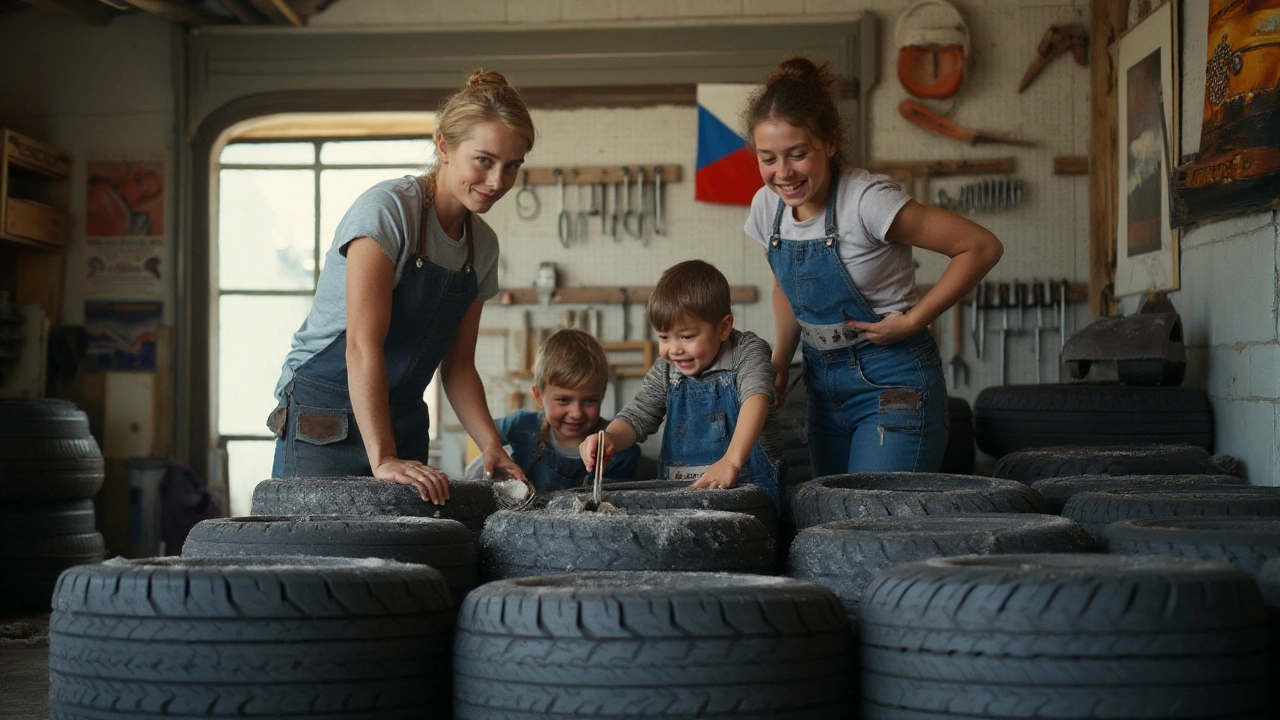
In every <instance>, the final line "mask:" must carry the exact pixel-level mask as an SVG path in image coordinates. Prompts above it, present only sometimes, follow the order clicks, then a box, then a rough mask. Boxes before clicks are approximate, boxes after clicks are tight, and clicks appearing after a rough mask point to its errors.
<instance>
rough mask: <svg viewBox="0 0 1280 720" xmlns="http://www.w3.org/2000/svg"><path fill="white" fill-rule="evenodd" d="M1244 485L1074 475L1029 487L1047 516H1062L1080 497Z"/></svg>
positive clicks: (1212, 478)
mask: <svg viewBox="0 0 1280 720" xmlns="http://www.w3.org/2000/svg"><path fill="white" fill-rule="evenodd" d="M1006 457H1007V456H1006ZM1244 484H1245V482H1244V481H1243V480H1241V479H1239V478H1236V477H1232V476H1230V475H1073V476H1069V477H1051V478H1045V479H1044V480H1036V481H1035V482H1033V483H1031V487H1032V489H1034V490H1035V491H1036V492H1038V493H1040V496H1041V497H1043V498H1044V504H1045V507H1046V508H1048V510H1049V512H1051V513H1053V514H1054V515H1061V514H1062V509H1063V507H1065V506H1066V504H1067V501H1068V500H1070V499H1071V498H1073V497H1075V496H1076V495H1079V494H1080V493H1087V492H1111V491H1120V492H1138V491H1147V490H1155V491H1159V490H1161V489H1164V488H1184V487H1185V488H1213V487H1219V486H1222V485H1244Z"/></svg>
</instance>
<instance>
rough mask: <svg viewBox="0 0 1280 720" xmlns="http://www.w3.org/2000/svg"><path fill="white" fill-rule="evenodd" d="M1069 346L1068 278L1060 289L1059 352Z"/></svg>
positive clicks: (1064, 279) (1063, 280)
mask: <svg viewBox="0 0 1280 720" xmlns="http://www.w3.org/2000/svg"><path fill="white" fill-rule="evenodd" d="M1066 346H1067V279H1066V278H1062V284H1061V286H1060V288H1059V290H1058V352H1062V348H1064V347H1066Z"/></svg>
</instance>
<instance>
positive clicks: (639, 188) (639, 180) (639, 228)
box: [627, 167, 645, 242]
mask: <svg viewBox="0 0 1280 720" xmlns="http://www.w3.org/2000/svg"><path fill="white" fill-rule="evenodd" d="M636 194H637V195H639V196H640V198H639V200H640V201H639V203H638V205H639V206H640V209H639V210H638V211H637V212H636V231H635V232H634V233H632V232H631V230H630V229H629V228H628V229H627V232H628V233H629V234H631V236H632V237H634V238H635V239H637V240H640V241H641V242H643V241H644V213H645V210H644V168H642V167H638V168H636Z"/></svg>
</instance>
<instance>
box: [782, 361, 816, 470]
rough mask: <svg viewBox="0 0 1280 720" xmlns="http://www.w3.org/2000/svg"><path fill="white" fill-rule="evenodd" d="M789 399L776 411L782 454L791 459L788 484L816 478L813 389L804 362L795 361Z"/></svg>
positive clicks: (791, 375) (788, 463)
mask: <svg viewBox="0 0 1280 720" xmlns="http://www.w3.org/2000/svg"><path fill="white" fill-rule="evenodd" d="M789 372H790V383H789V385H788V387H787V397H786V401H785V402H783V403H782V407H780V408H778V409H777V412H776V413H775V414H776V415H777V418H778V433H779V434H780V435H782V456H783V458H784V459H786V461H787V477H786V481H785V484H786V485H787V486H792V485H798V484H800V483H802V482H804V481H806V480H811V479H813V463H812V461H811V460H810V458H809V433H808V430H807V427H808V426H807V424H806V423H807V422H808V421H807V419H806V417H805V415H806V413H807V412H808V404H809V388H808V387H806V386H805V384H804V363H792V364H791V369H790V371H789Z"/></svg>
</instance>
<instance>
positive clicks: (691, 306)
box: [648, 260, 733, 332]
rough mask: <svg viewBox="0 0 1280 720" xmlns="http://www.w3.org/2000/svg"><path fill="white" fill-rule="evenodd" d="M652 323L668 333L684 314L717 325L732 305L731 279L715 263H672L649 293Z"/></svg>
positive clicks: (687, 261)
mask: <svg viewBox="0 0 1280 720" xmlns="http://www.w3.org/2000/svg"><path fill="white" fill-rule="evenodd" d="M648 312H649V324H650V325H653V327H654V329H655V330H657V331H658V332H666V331H667V330H670V329H671V328H672V326H674V325H675V324H676V322H677V321H678V320H679V319H680V316H682V315H690V316H692V317H695V318H697V319H699V320H704V321H706V322H709V323H711V324H712V325H715V324H717V323H719V322H720V321H721V320H723V319H724V317H725V316H726V315H731V314H733V310H732V308H730V307H729V281H728V280H726V279H725V277H724V273H722V272H720V271H719V270H717V269H716V267H715V266H714V265H712V264H711V263H708V262H704V261H702V260H686V261H684V262H682V263H679V264H676V265H672V266H671V267H669V268H667V270H666V272H664V273H662V277H660V278H658V284H657V285H655V286H654V288H653V294H652V295H650V296H649V306H648Z"/></svg>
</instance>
